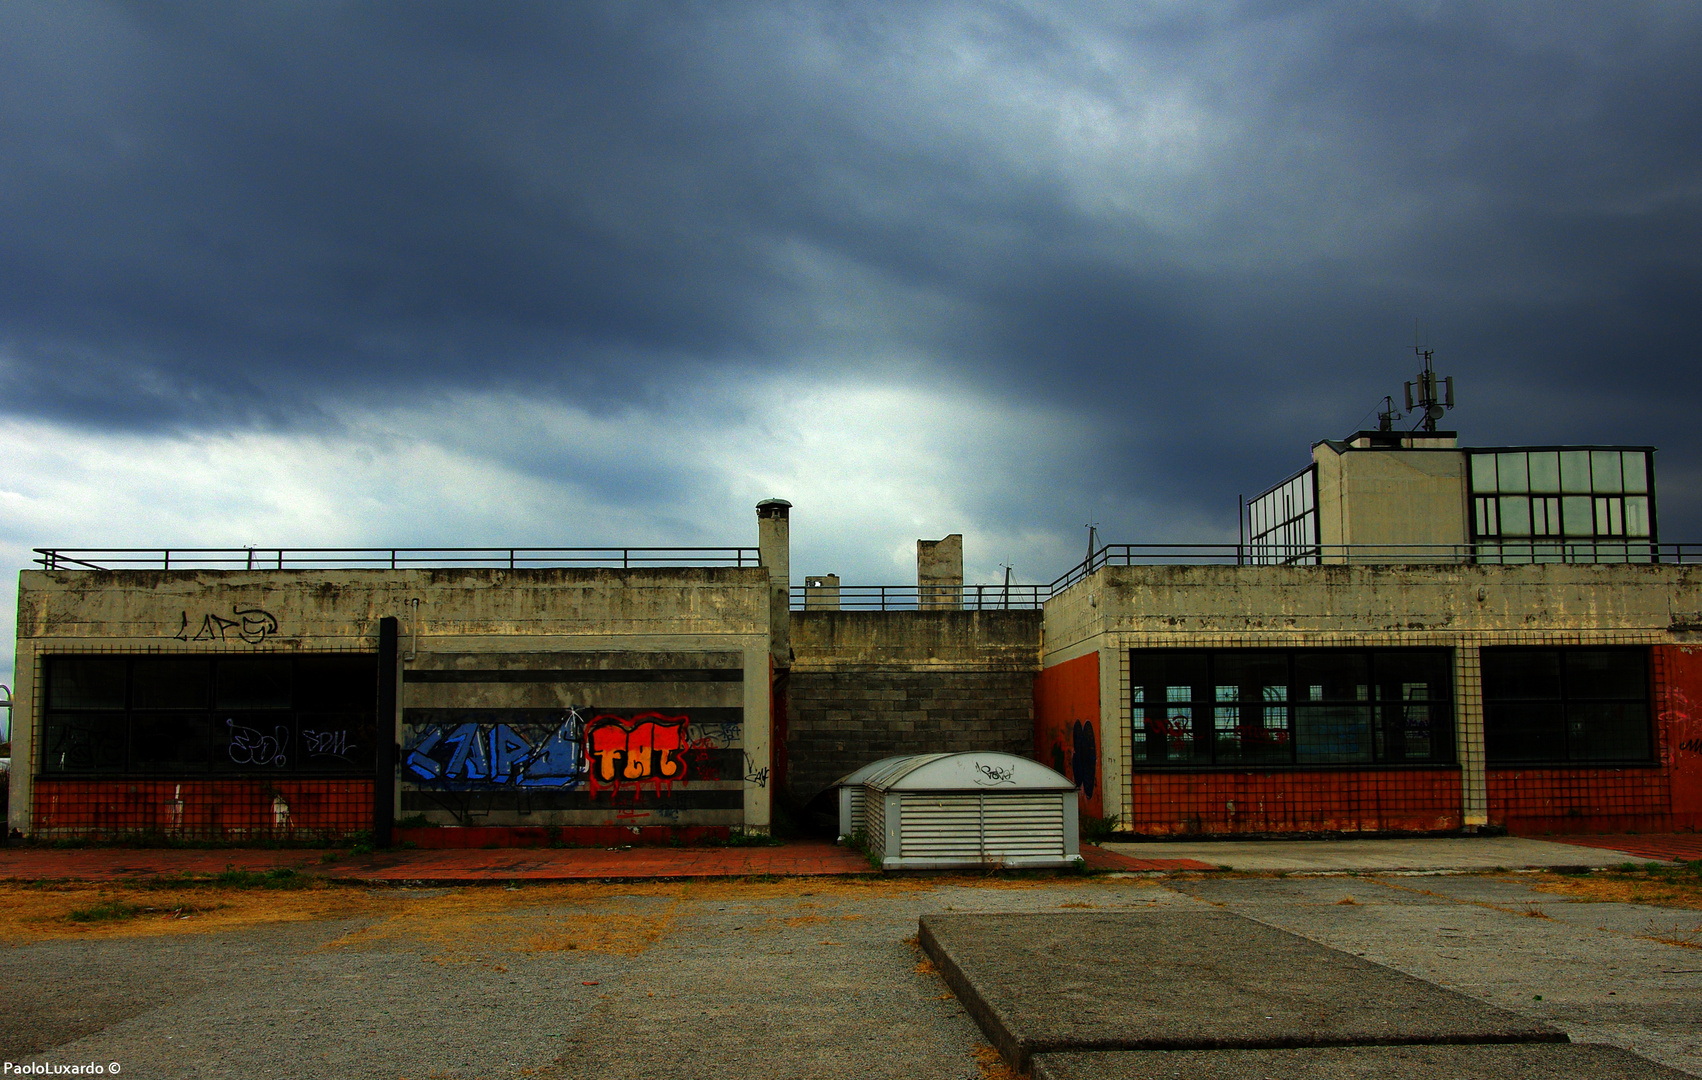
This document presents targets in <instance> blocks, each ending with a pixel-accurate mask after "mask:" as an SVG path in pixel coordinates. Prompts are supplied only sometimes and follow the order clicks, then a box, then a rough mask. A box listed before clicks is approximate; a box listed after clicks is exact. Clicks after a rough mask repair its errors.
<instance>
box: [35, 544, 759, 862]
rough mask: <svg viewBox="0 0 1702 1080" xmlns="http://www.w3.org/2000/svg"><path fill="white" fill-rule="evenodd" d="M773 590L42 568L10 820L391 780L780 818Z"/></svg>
mask: <svg viewBox="0 0 1702 1080" xmlns="http://www.w3.org/2000/svg"><path fill="white" fill-rule="evenodd" d="M770 591H771V590H770V582H769V574H768V571H767V569H766V568H762V567H746V568H737V567H668V568H655V569H642V570H636V569H567V568H551V569H516V570H508V569H438V570H388V569H385V570H341V571H329V570H302V571H291V570H281V571H280V570H264V571H262V570H253V571H250V570H241V571H207V570H183V571H113V572H107V571H94V570H51V571H31V572H26V573H25V574H24V575H23V577H22V581H21V589H20V601H19V626H18V666H17V671H18V683H19V685H18V688H17V694H16V697H17V716H16V718H15V721H14V746H15V753H16V755H17V757H18V759H19V760H20V761H26V762H33V763H35V767H34V768H33V769H30V770H19V775H18V777H17V778H16V779H15V782H14V783H13V785H12V791H11V806H10V808H9V820H10V823H11V827H12V828H13V829H17V830H21V831H28V832H31V833H33V834H35V835H38V836H53V835H61V834H77V835H84V834H90V833H93V834H102V835H112V834H122V833H136V832H160V833H168V834H173V835H184V836H208V837H242V836H263V835H274V834H278V833H289V834H292V835H329V834H347V833H354V832H360V831H364V830H368V829H371V828H373V826H374V823H375V821H377V820H379V819H381V818H382V817H383V814H382V812H381V811H382V809H383V808H382V806H381V805H380V804H379V802H378V800H380V799H381V798H387V799H388V801H389V804H390V806H389V808H390V811H391V817H392V818H393V819H394V820H396V821H399V822H401V823H403V824H408V823H410V822H412V823H416V824H428V823H429V824H445V825H448V824H454V825H463V826H466V825H474V826H506V827H516V826H531V827H535V828H537V829H538V830H540V832H542V831H544V830H555V831H554V832H553V833H551V834H550V835H557V836H565V837H572V836H573V835H582V836H590V835H598V834H593V833H585V832H583V830H585V829H605V830H606V829H610V828H618V829H620V830H622V831H623V832H625V833H628V834H630V833H631V832H632V830H635V829H642V828H645V827H666V828H668V829H670V830H674V831H676V832H677V831H678V830H682V829H683V830H687V831H688V833H689V832H692V831H703V830H709V831H718V832H723V833H724V832H726V831H727V830H729V829H746V830H752V831H762V830H766V829H767V827H768V825H769V820H770V818H769V812H770V804H769V787H768V783H769V776H770V773H771V769H772V763H771V761H770V747H771V739H770V699H771V671H772V653H771V640H770ZM387 618H388V619H394V620H396V622H395V623H394V624H393V625H394V626H395V628H396V640H395V646H394V650H395V651H394V657H393V659H390V660H388V661H386V658H385V657H383V655H382V650H381V647H380V646H381V638H382V636H383V635H382V628H383V627H382V624H383V622H384V620H386V619H387ZM339 665H340V666H339ZM363 665H364V666H363ZM328 673H334V674H328ZM386 682H389V683H390V686H389V690H388V694H387V695H386V693H385V687H384V685H383V684H384V683H386ZM383 700H389V701H392V702H394V703H395V704H394V707H393V708H392V709H391V715H388V716H384V715H378V713H379V708H380V707H379V705H378V702H380V701H383ZM392 777H393V779H392ZM375 808H377V809H378V810H379V811H380V812H379V813H376V814H375ZM562 830H581V831H580V832H579V833H577V834H576V833H574V832H565V833H564V832H562Z"/></svg>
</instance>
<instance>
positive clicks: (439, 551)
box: [35, 547, 761, 570]
mask: <svg viewBox="0 0 1702 1080" xmlns="http://www.w3.org/2000/svg"><path fill="white" fill-rule="evenodd" d="M35 553H36V559H35V562H36V564H37V565H38V566H40V567H42V569H44V570H402V569H409V568H431V569H450V568H456V567H499V568H506V569H509V570H521V569H530V568H539V567H563V566H567V567H594V568H612V567H621V568H623V569H632V568H638V567H651V566H760V565H761V559H760V557H759V552H758V549H757V548H746V547H656V548H629V547H606V548H568V547H524V548H518V547H516V548H457V547H442V548H36V549H35Z"/></svg>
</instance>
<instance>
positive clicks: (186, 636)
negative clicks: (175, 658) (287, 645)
mask: <svg viewBox="0 0 1702 1080" xmlns="http://www.w3.org/2000/svg"><path fill="white" fill-rule="evenodd" d="M181 619H182V623H181V625H180V626H178V628H177V633H175V634H173V635H172V637H174V638H176V639H177V640H178V641H229V640H230V639H231V635H232V634H233V633H234V634H235V635H236V637H237V639H238V640H240V641H246V642H247V643H248V644H250V645H258V644H260V643H261V642H262V641H265V640H266V639H267V638H269V637H271V636H272V635H274V634H276V633H277V632H278V617H277V616H276V615H273V614H272V613H271V612H269V611H265V610H262V609H261V608H237V607H233V608H232V609H231V617H230V618H228V619H227V618H225V617H224V616H222V615H214V614H212V613H211V612H209V613H208V614H206V615H203V616H201V623H200V626H199V627H198V628H197V629H196V630H195V633H194V634H190V632H189V626H190V623H189V612H187V611H185V612H183V614H182V616H181Z"/></svg>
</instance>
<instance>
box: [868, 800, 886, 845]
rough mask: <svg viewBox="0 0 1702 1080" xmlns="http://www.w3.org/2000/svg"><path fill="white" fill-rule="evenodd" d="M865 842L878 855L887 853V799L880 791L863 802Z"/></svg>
mask: <svg viewBox="0 0 1702 1080" xmlns="http://www.w3.org/2000/svg"><path fill="white" fill-rule="evenodd" d="M863 842H864V843H866V844H868V845H869V850H870V851H872V852H874V853H875V854H876V855H884V854H885V853H886V799H885V798H884V797H883V796H882V795H881V793H880V792H878V791H877V792H875V794H874V797H873V798H866V799H864V801H863Z"/></svg>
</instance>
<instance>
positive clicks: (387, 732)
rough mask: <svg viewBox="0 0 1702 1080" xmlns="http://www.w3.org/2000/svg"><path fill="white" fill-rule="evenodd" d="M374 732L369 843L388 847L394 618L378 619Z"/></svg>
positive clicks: (393, 735) (392, 792) (393, 769)
mask: <svg viewBox="0 0 1702 1080" xmlns="http://www.w3.org/2000/svg"><path fill="white" fill-rule="evenodd" d="M377 712H378V717H377V720H378V722H377V724H376V725H375V727H376V731H377V734H378V739H377V746H376V748H375V749H376V753H375V754H374V755H373V757H374V759H375V761H374V769H375V772H374V774H373V785H372V842H373V845H374V846H376V847H389V846H390V827H391V824H392V819H393V818H394V816H395V803H396V617H395V616H394V615H392V616H389V617H388V618H383V619H380V620H378V703H377Z"/></svg>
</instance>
